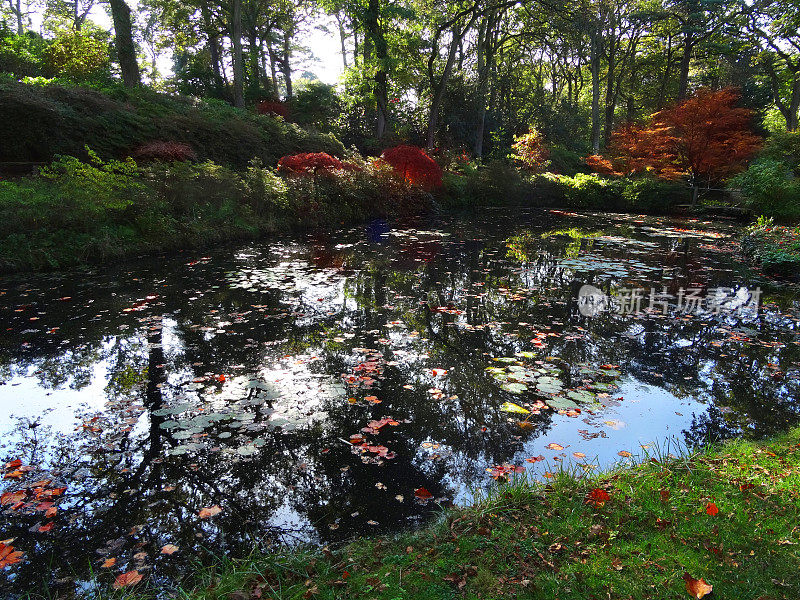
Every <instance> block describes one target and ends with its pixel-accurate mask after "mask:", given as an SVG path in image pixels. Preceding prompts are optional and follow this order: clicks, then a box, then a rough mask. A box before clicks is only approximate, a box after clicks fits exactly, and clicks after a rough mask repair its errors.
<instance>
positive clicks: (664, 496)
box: [658, 490, 669, 502]
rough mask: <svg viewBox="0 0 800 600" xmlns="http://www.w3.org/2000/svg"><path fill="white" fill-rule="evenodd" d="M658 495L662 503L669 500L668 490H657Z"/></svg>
mask: <svg viewBox="0 0 800 600" xmlns="http://www.w3.org/2000/svg"><path fill="white" fill-rule="evenodd" d="M658 493H659V494H660V495H661V501H662V502H666V501H667V500H669V490H658Z"/></svg>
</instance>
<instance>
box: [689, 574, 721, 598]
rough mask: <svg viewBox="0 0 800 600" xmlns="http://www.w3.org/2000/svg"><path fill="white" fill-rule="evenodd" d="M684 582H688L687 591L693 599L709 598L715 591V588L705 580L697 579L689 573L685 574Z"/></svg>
mask: <svg viewBox="0 0 800 600" xmlns="http://www.w3.org/2000/svg"><path fill="white" fill-rule="evenodd" d="M683 580H684V581H685V582H686V591H687V592H688V593H689V595H690V596H691V597H692V598H697V600H700V599H701V598H703V596H707V595H708V594H710V593H711V591H712V590H713V589H714V587H713V586H711V585H709V584H708V583H706V580H705V579H703V578H700V579H695V578H694V577H692V576H691V575H689V573H684V574H683Z"/></svg>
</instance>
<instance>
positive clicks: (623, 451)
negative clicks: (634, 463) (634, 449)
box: [617, 450, 633, 458]
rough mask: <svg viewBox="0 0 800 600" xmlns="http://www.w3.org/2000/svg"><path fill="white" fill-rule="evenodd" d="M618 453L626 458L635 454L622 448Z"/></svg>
mask: <svg viewBox="0 0 800 600" xmlns="http://www.w3.org/2000/svg"><path fill="white" fill-rule="evenodd" d="M617 454H619V455H620V456H622V457H624V458H630V457H631V456H633V454H631V453H630V452H628V451H627V450H620V451H619V452H617Z"/></svg>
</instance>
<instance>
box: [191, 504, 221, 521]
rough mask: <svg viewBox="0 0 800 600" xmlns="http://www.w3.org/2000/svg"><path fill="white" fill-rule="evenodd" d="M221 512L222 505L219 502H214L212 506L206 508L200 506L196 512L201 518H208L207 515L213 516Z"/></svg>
mask: <svg viewBox="0 0 800 600" xmlns="http://www.w3.org/2000/svg"><path fill="white" fill-rule="evenodd" d="M221 512H222V507H220V505H219V504H215V505H214V506H210V507H208V508H201V509H200V512H199V513H197V516H199V517H200V518H201V519H208V518H209V517H213V516H215V515H218V514H219V513H221Z"/></svg>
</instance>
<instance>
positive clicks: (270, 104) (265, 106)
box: [256, 100, 289, 120]
mask: <svg viewBox="0 0 800 600" xmlns="http://www.w3.org/2000/svg"><path fill="white" fill-rule="evenodd" d="M256 112H258V114H260V115H271V116H273V117H283V118H284V119H287V120H288V119H289V107H288V106H287V105H286V104H284V103H283V102H280V101H278V100H262V101H261V102H259V103H258V104H256Z"/></svg>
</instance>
